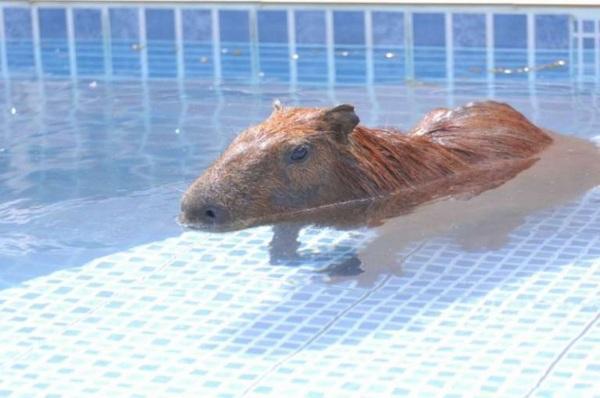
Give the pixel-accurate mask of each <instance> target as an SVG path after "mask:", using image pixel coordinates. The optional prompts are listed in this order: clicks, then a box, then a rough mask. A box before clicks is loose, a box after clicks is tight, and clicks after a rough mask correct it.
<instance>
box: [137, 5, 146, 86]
mask: <svg viewBox="0 0 600 398" xmlns="http://www.w3.org/2000/svg"><path fill="white" fill-rule="evenodd" d="M138 29H139V33H138V44H139V52H140V63H141V70H142V79H144V80H145V79H147V78H148V49H147V45H148V43H147V40H146V9H145V8H144V7H140V8H138Z"/></svg>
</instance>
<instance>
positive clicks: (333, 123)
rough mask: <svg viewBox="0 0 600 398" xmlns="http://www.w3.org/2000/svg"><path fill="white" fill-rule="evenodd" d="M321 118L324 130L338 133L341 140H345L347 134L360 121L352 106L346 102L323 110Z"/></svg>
mask: <svg viewBox="0 0 600 398" xmlns="http://www.w3.org/2000/svg"><path fill="white" fill-rule="evenodd" d="M321 120H322V122H323V128H324V129H325V130H327V131H332V132H335V133H338V137H339V138H340V139H343V140H346V138H347V136H348V134H350V133H351V132H352V130H354V127H356V125H357V124H358V123H359V122H360V119H359V118H358V116H356V113H354V107H353V106H352V105H348V104H343V105H338V106H336V107H334V108H331V109H327V110H325V111H324V112H323V114H322V116H321Z"/></svg>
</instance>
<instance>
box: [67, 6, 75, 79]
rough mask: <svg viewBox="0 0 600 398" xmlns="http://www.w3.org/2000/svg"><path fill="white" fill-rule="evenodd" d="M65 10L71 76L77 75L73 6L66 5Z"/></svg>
mask: <svg viewBox="0 0 600 398" xmlns="http://www.w3.org/2000/svg"><path fill="white" fill-rule="evenodd" d="M65 12H66V23H67V43H68V51H69V70H70V73H71V78H76V77H77V58H76V57H75V54H76V48H75V26H74V23H75V21H74V20H73V7H67V8H66V9H65Z"/></svg>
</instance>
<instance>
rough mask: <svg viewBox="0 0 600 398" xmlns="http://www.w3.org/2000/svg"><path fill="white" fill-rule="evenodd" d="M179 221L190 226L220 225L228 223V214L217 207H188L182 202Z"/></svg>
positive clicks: (222, 208)
mask: <svg viewBox="0 0 600 398" xmlns="http://www.w3.org/2000/svg"><path fill="white" fill-rule="evenodd" d="M179 219H180V221H181V222H182V223H183V224H190V225H194V224H196V225H198V224H201V225H208V226H211V225H214V226H217V225H222V224H225V223H227V222H228V221H229V212H228V211H227V210H226V209H225V208H224V207H222V206H219V205H213V204H210V205H200V206H196V205H190V204H188V203H186V201H184V202H183V203H182V204H181V215H180V216H179Z"/></svg>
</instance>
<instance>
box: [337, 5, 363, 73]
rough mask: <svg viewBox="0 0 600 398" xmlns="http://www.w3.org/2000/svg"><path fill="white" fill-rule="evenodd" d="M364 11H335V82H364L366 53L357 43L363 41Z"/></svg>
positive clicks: (359, 43)
mask: <svg viewBox="0 0 600 398" xmlns="http://www.w3.org/2000/svg"><path fill="white" fill-rule="evenodd" d="M364 29H365V28H364V13H363V12H359V11H335V12H334V13H333V36H334V37H333V39H334V43H335V77H336V82H337V83H342V84H343V83H351V82H365V80H366V54H365V50H364V48H361V47H358V45H364V43H365V31H364Z"/></svg>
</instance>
